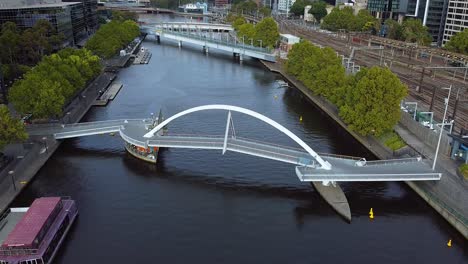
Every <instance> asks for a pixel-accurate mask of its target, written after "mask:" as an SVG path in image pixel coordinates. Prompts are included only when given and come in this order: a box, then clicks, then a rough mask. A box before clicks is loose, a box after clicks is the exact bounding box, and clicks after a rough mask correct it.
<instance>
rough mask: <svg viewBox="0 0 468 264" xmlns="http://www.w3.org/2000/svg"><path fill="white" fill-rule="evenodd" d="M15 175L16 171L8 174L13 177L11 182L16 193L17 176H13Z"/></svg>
mask: <svg viewBox="0 0 468 264" xmlns="http://www.w3.org/2000/svg"><path fill="white" fill-rule="evenodd" d="M14 173H15V171H12V170H11V171H9V172H8V174H10V176H11V182H12V183H13V190H15V191H16V184H15V176H13V174H14Z"/></svg>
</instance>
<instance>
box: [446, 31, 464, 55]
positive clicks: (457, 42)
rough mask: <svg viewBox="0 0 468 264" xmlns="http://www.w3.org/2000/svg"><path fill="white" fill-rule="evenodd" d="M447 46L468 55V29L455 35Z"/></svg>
mask: <svg viewBox="0 0 468 264" xmlns="http://www.w3.org/2000/svg"><path fill="white" fill-rule="evenodd" d="M445 48H446V49H447V50H449V51H453V52H458V53H462V54H465V55H468V29H465V30H463V31H461V32H458V33H457V34H455V35H453V36H452V37H451V38H450V40H449V41H448V42H447V44H445Z"/></svg>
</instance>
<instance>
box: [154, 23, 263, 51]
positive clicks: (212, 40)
mask: <svg viewBox="0 0 468 264" xmlns="http://www.w3.org/2000/svg"><path fill="white" fill-rule="evenodd" d="M158 31H160V32H161V33H163V34H171V35H176V36H181V37H187V38H191V39H195V40H201V41H205V42H210V43H214V44H219V45H225V46H230V47H235V48H239V49H244V50H250V51H255V52H259V53H265V54H269V55H270V54H272V50H271V49H270V48H260V47H255V46H252V45H246V44H245V43H244V44H241V43H238V42H237V41H236V42H231V41H223V40H219V39H215V38H209V37H206V36H203V35H196V34H190V33H185V32H176V31H172V30H168V29H159V30H158Z"/></svg>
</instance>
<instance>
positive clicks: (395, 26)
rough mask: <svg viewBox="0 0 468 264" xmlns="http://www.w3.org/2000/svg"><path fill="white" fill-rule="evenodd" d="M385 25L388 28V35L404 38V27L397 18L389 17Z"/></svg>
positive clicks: (398, 38) (397, 38) (394, 37)
mask: <svg viewBox="0 0 468 264" xmlns="http://www.w3.org/2000/svg"><path fill="white" fill-rule="evenodd" d="M385 27H386V28H387V37H388V38H391V39H396V40H402V39H403V28H402V26H401V25H400V24H399V23H398V22H397V21H395V20H392V19H387V20H386V21H385Z"/></svg>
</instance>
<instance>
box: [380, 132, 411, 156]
mask: <svg viewBox="0 0 468 264" xmlns="http://www.w3.org/2000/svg"><path fill="white" fill-rule="evenodd" d="M379 141H380V142H382V143H383V144H384V145H385V146H387V147H388V148H389V149H391V150H394V151H395V150H398V149H401V148H402V147H404V146H406V143H405V142H404V141H403V140H402V139H401V137H400V136H398V135H397V133H395V132H394V131H388V132H385V133H383V134H382V135H381V136H380V137H379Z"/></svg>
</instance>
